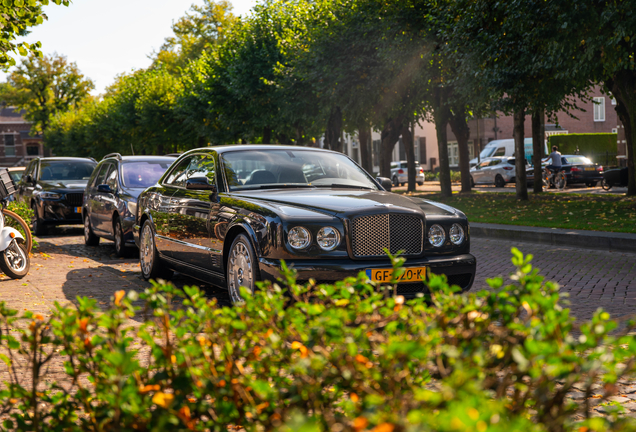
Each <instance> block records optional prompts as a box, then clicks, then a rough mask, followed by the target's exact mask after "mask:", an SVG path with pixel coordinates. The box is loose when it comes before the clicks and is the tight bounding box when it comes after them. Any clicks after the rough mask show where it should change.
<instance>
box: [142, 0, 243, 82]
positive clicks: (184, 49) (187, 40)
mask: <svg viewBox="0 0 636 432" xmlns="http://www.w3.org/2000/svg"><path fill="white" fill-rule="evenodd" d="M235 21H236V17H235V16H234V15H233V14H232V4H231V3H230V2H229V1H227V0H218V1H214V0H204V2H203V5H202V6H197V5H192V6H191V8H190V12H188V13H186V14H185V16H183V17H181V18H179V20H177V22H174V23H173V24H172V31H173V33H174V36H171V37H168V38H166V40H165V42H164V43H163V45H162V46H161V49H160V50H159V52H157V53H154V54H153V55H152V57H154V58H153V66H152V67H153V68H156V67H159V66H163V67H164V68H166V69H167V70H168V71H169V72H171V73H173V74H179V71H180V70H182V69H184V68H185V67H186V66H187V64H188V63H189V62H190V61H193V60H196V59H198V58H199V57H201V54H202V53H203V52H204V51H206V50H210V49H213V48H214V47H215V46H216V45H217V44H219V43H220V42H221V41H223V39H224V37H225V35H226V34H227V33H229V29H230V28H231V26H232V24H233V23H234V22H235Z"/></svg>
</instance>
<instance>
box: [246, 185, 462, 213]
mask: <svg viewBox="0 0 636 432" xmlns="http://www.w3.org/2000/svg"><path fill="white" fill-rule="evenodd" d="M237 195H238V196H240V197H241V198H244V199H250V200H256V201H261V202H263V201H265V202H268V203H270V204H279V205H289V206H294V207H301V208H305V209H310V210H314V211H319V212H322V213H328V214H332V215H341V216H346V215H350V214H361V213H367V214H369V213H390V212H393V211H396V210H398V211H406V212H421V211H424V213H425V214H426V215H427V216H428V215H433V214H436V215H455V214H457V211H456V210H455V209H454V208H452V207H449V206H446V205H444V204H440V203H436V202H432V201H428V200H424V199H422V198H418V197H407V196H404V195H398V194H395V193H391V192H384V191H370V190H343V189H291V190H290V189H284V190H281V189H274V190H254V191H245V192H241V193H240V194H237Z"/></svg>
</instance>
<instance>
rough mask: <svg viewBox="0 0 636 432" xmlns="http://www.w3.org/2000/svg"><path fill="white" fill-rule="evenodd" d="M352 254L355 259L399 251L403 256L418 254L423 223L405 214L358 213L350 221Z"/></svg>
mask: <svg viewBox="0 0 636 432" xmlns="http://www.w3.org/2000/svg"><path fill="white" fill-rule="evenodd" d="M351 227H352V230H351V231H352V233H351V236H352V237H351V239H352V246H353V255H354V256H355V257H358V258H366V257H380V256H385V255H386V254H385V252H384V249H385V248H386V249H388V250H389V251H390V252H391V253H392V254H394V253H396V252H398V251H400V250H403V251H404V255H418V254H420V253H422V233H423V231H424V223H423V221H422V219H420V218H419V217H417V216H413V215H408V214H397V213H391V214H379V215H370V216H358V217H356V218H354V219H353V221H352V223H351Z"/></svg>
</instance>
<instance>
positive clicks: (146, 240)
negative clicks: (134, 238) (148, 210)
mask: <svg viewBox="0 0 636 432" xmlns="http://www.w3.org/2000/svg"><path fill="white" fill-rule="evenodd" d="M139 264H140V267H141V275H142V276H143V278H144V279H146V280H148V279H156V278H162V279H170V278H171V277H172V270H170V269H167V268H166V267H165V266H162V263H161V259H160V258H159V253H158V252H157V248H156V247H155V234H154V231H153V229H152V223H151V222H150V220H148V219H146V221H145V222H144V225H143V226H142V227H141V234H140V238H139Z"/></svg>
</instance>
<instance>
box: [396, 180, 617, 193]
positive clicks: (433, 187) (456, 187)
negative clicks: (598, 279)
mask: <svg viewBox="0 0 636 432" xmlns="http://www.w3.org/2000/svg"><path fill="white" fill-rule="evenodd" d="M451 188H452V189H453V191H457V192H459V191H460V190H461V189H462V188H461V184H460V183H459V182H455V183H453V184H452V185H451ZM391 190H392V191H393V192H400V191H402V192H405V191H406V190H407V187H406V185H404V186H398V187H393V188H391ZM415 190H416V191H417V192H435V193H439V191H440V185H439V182H438V181H426V182H424V184H423V185H421V186H420V185H417V184H416V185H415ZM473 190H474V191H477V192H508V193H514V192H515V185H514V183H509V184H507V185H506V186H504V187H502V188H499V187H496V186H495V185H494V184H493V185H476V186H475V187H474V188H473ZM528 190H529V191H532V187H530V188H529V189H528ZM547 192H549V193H558V194H567V193H582V194H595V195H608V194H609V195H624V194H625V193H626V192H627V188H626V187H624V188H623V187H613V188H612V189H610V190H609V191H606V190H604V189H603V188H602V187H601V186H600V185H599V186H596V187H593V188H591V187H587V186H585V185H584V184H572V185H568V186H567V187H566V188H565V189H563V190H562V191H558V190H556V189H549V190H548V191H547Z"/></svg>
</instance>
